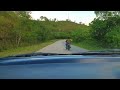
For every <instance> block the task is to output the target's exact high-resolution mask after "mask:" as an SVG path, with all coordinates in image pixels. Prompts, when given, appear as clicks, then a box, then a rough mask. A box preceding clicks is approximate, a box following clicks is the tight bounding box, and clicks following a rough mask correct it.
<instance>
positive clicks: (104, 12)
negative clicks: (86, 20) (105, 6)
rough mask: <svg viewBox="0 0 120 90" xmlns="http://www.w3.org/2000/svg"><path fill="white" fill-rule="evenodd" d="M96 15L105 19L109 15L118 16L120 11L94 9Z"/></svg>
mask: <svg viewBox="0 0 120 90" xmlns="http://www.w3.org/2000/svg"><path fill="white" fill-rule="evenodd" d="M94 13H95V14H96V17H97V18H98V19H100V20H106V19H108V18H109V17H116V16H120V11H95V12H94Z"/></svg>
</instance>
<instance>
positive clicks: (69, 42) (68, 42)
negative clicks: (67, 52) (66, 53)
mask: <svg viewBox="0 0 120 90" xmlns="http://www.w3.org/2000/svg"><path fill="white" fill-rule="evenodd" d="M70 44H71V40H69V39H67V40H66V49H67V47H68V45H69V47H70V48H71V46H70Z"/></svg>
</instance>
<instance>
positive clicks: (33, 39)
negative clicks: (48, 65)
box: [0, 11, 79, 51]
mask: <svg viewBox="0 0 120 90" xmlns="http://www.w3.org/2000/svg"><path fill="white" fill-rule="evenodd" d="M30 13H31V12H28V11H0V51H2V50H6V49H10V48H16V47H21V46H27V45H31V44H36V43H41V42H44V41H47V40H50V39H61V38H71V32H72V31H73V30H75V29H76V28H77V27H79V24H76V23H74V22H70V21H57V20H56V18H54V19H52V20H49V19H48V18H47V17H44V16H41V17H40V19H39V20H32V19H31V16H30ZM56 21H57V22H56Z"/></svg>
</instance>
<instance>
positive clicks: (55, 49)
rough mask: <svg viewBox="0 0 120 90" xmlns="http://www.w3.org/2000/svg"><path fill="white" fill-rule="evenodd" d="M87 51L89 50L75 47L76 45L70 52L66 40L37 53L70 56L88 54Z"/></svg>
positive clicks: (72, 46)
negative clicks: (80, 53) (81, 53)
mask: <svg viewBox="0 0 120 90" xmlns="http://www.w3.org/2000/svg"><path fill="white" fill-rule="evenodd" d="M86 51H88V50H86V49H83V48H80V47H78V46H74V45H71V50H70V51H68V50H66V49H65V40H59V41H56V42H55V43H53V44H51V45H48V46H46V47H44V48H42V49H40V50H39V51H37V52H44V53H62V54H70V53H77V52H86Z"/></svg>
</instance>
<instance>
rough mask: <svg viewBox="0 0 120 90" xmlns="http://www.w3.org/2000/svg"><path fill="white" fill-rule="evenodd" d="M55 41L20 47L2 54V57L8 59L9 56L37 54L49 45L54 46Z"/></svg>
mask: <svg viewBox="0 0 120 90" xmlns="http://www.w3.org/2000/svg"><path fill="white" fill-rule="evenodd" d="M55 41H57V40H51V41H46V42H43V43H40V44H36V45H31V46H26V47H18V48H15V49H9V50H5V51H2V52H0V57H7V56H11V55H17V54H26V53H32V52H36V51H37V50H39V49H41V48H43V47H45V46H47V45H49V44H52V43H54V42H55Z"/></svg>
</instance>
